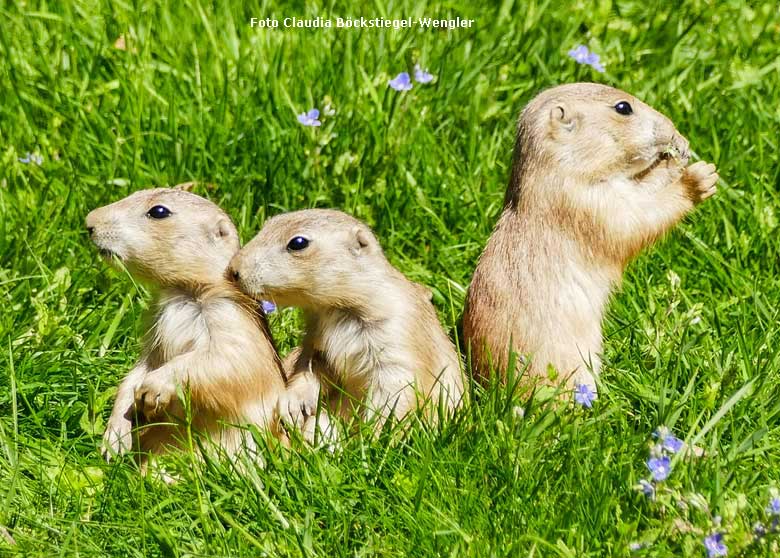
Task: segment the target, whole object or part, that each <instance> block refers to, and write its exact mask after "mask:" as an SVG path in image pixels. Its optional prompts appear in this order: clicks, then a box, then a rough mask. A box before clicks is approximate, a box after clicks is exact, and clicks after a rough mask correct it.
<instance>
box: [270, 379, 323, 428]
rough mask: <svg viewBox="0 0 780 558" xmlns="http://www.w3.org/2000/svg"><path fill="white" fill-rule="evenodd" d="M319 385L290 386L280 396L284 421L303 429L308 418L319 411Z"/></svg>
mask: <svg viewBox="0 0 780 558" xmlns="http://www.w3.org/2000/svg"><path fill="white" fill-rule="evenodd" d="M317 388H318V386H312V385H308V384H307V385H298V386H290V387H289V388H288V389H287V391H285V393H284V394H283V395H282V396H281V397H279V416H280V418H281V420H282V423H283V424H284V425H285V426H287V427H291V428H297V429H299V430H302V429H303V427H304V424H305V422H306V420H307V419H308V418H309V417H312V416H314V414H315V413H316V412H317V403H318V401H319V389H317Z"/></svg>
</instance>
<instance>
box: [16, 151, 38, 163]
mask: <svg viewBox="0 0 780 558" xmlns="http://www.w3.org/2000/svg"><path fill="white" fill-rule="evenodd" d="M19 162H20V163H24V164H25V165H29V164H30V163H35V164H36V165H38V166H39V167H40V166H41V164H42V163H43V157H41V156H40V155H38V154H36V153H29V152H28V153H27V155H25V156H24V157H19Z"/></svg>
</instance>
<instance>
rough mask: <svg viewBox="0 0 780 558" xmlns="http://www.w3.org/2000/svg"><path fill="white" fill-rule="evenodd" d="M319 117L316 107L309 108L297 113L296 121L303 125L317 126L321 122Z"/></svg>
mask: <svg viewBox="0 0 780 558" xmlns="http://www.w3.org/2000/svg"><path fill="white" fill-rule="evenodd" d="M319 117H320V111H319V110H317V109H316V108H313V109H311V110H310V111H309V112H302V113H301V114H299V115H298V122H300V123H301V124H303V125H304V126H319V125H320V124H322V122H320V121H319V120H318V119H319Z"/></svg>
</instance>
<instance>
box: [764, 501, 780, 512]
mask: <svg viewBox="0 0 780 558" xmlns="http://www.w3.org/2000/svg"><path fill="white" fill-rule="evenodd" d="M766 513H768V514H769V515H778V516H780V497H777V496H775V497H774V498H772V499H771V500H769V505H768V506H767V507H766Z"/></svg>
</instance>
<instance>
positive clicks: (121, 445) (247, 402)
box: [86, 188, 285, 463]
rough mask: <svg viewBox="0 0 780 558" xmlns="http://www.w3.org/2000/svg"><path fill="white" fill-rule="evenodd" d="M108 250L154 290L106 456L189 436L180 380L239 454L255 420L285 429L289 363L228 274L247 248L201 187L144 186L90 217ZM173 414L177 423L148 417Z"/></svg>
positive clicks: (149, 449)
mask: <svg viewBox="0 0 780 558" xmlns="http://www.w3.org/2000/svg"><path fill="white" fill-rule="evenodd" d="M86 226H87V230H88V232H89V234H90V236H91V238H92V241H93V242H94V243H95V245H96V246H97V247H98V249H99V250H100V253H101V254H102V255H103V256H104V257H105V258H106V259H108V260H109V262H115V261H116V260H119V261H120V262H121V263H122V264H123V265H124V266H125V267H126V268H127V270H128V271H129V272H130V273H131V274H132V275H133V276H134V277H136V278H138V279H140V280H143V281H145V282H146V283H148V284H150V285H151V286H152V287H153V288H154V290H155V291H156V294H155V299H154V302H153V305H152V307H153V323H152V326H151V328H150V329H149V331H148V334H147V336H146V339H145V342H144V346H143V351H142V356H141V358H140V360H139V361H138V363H137V364H136V365H135V367H134V368H133V369H132V370H131V371H130V373H129V374H128V375H127V377H126V378H125V379H124V380H123V381H122V383H121V385H120V386H119V391H118V393H117V396H116V401H115V403H114V408H113V411H112V413H111V418H110V419H109V421H108V425H107V427H106V431H105V435H104V438H103V453H104V455H105V456H106V458H107V459H110V458H111V457H112V456H113V455H114V454H121V453H124V452H125V451H127V450H129V449H131V448H132V447H133V445H134V444H133V438H134V437H133V436H132V434H131V431H132V428H133V426H134V424H133V422H134V417H136V416H137V417H138V418H139V420H140V422H141V423H142V424H136V425H135V426H139V429H138V436H137V440H136V447H135V449H137V450H139V451H141V452H142V457H141V462H142V463H145V457H143V454H146V453H163V452H164V451H166V450H167V449H168V448H171V447H175V446H177V445H178V443H179V441H180V440H182V439H185V434H186V432H185V430H184V429H183V427H180V426H177V425H176V424H175V420H176V419H182V418H183V417H184V409H183V406H182V404H181V401H179V398H178V396H177V388H179V389H181V390H188V391H189V394H190V398H191V406H192V408H191V411H192V426H193V428H194V429H195V430H196V431H199V432H203V433H205V434H208V435H210V437H211V438H212V440H213V441H214V442H215V443H216V444H218V445H219V446H221V447H222V448H224V449H225V450H226V451H227V452H228V453H230V454H232V453H234V452H236V451H237V450H239V449H240V448H242V447H243V446H247V449H250V450H254V441H253V440H252V437H251V436H250V435H247V433H246V432H245V431H244V430H242V429H240V428H237V427H235V426H233V425H235V424H252V425H256V426H257V427H258V428H260V429H261V430H265V431H270V432H271V433H272V434H273V435H275V436H277V437H282V434H281V432H280V431H279V425H278V420H277V418H278V412H277V410H276V406H277V403H278V399H279V396H280V395H282V394H283V393H284V390H285V381H284V374H283V371H282V369H281V362H280V360H279V357H278V355H277V354H276V350H275V348H274V346H273V342H272V339H271V336H270V332H269V330H268V325H267V322H266V318H265V315H264V314H263V313H262V311H261V310H259V308H258V307H257V304H256V303H255V302H254V301H253V300H252V299H250V298H249V297H247V296H246V295H244V294H243V293H241V292H240V291H239V290H238V289H237V288H236V287H235V285H234V284H233V283H232V282H231V281H230V280H229V279H228V278H227V276H226V275H225V270H226V268H227V265H228V263H229V262H230V259H231V258H232V257H233V255H234V254H235V253H236V252H237V251H238V249H239V248H240V244H239V239H238V233H237V231H236V228H235V226H234V225H233V222H232V221H231V220H230V218H229V217H228V216H227V215H226V214H225V213H224V212H223V211H222V210H221V209H219V208H218V207H217V206H216V205H214V204H213V203H211V202H210V201H208V200H205V199H203V198H201V197H199V196H197V195H195V194H191V193H189V192H185V191H181V190H172V189H165V188H158V189H151V190H142V191H139V192H135V193H134V194H132V195H130V196H128V197H127V198H125V199H123V200H121V201H118V202H116V203H112V204H110V205H107V206H105V207H101V208H99V209H95V210H94V211H92V212H91V213H90V214H89V215H88V216H87V219H86ZM166 415H167V416H169V417H171V418H173V419H174V422H173V423H172V422H168V423H167V424H148V423H150V422H152V421H155V420H160V419H164V418H165V417H166Z"/></svg>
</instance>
